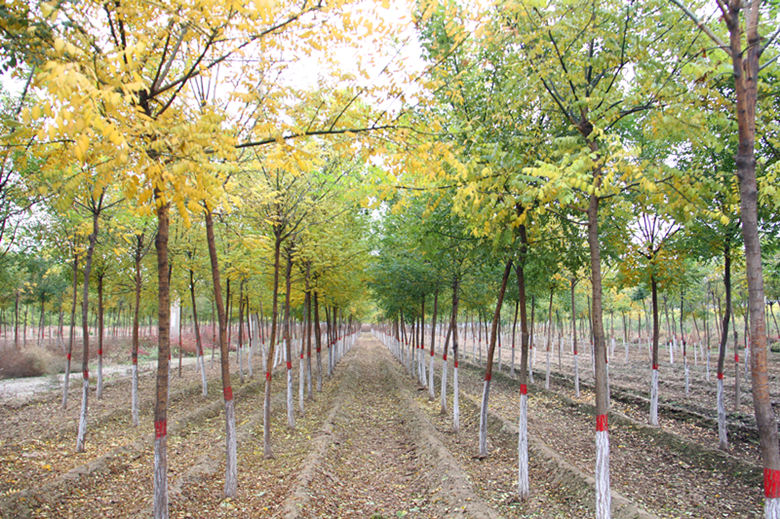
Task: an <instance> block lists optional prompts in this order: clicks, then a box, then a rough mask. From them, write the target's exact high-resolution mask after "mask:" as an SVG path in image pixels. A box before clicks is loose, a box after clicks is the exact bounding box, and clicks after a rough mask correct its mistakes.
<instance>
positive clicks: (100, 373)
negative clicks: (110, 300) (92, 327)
mask: <svg viewBox="0 0 780 519" xmlns="http://www.w3.org/2000/svg"><path fill="white" fill-rule="evenodd" d="M103 277H104V274H103V273H102V272H101V273H100V274H98V276H97V283H98V284H97V292H98V373H97V391H96V396H97V399H98V400H100V399H102V398H103Z"/></svg>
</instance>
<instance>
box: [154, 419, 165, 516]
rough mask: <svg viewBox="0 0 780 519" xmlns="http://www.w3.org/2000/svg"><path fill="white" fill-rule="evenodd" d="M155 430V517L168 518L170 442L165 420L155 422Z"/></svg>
mask: <svg viewBox="0 0 780 519" xmlns="http://www.w3.org/2000/svg"><path fill="white" fill-rule="evenodd" d="M154 431H155V438H154V498H153V500H154V505H153V506H154V519H168V452H167V450H168V442H167V435H166V427H165V422H155V424H154Z"/></svg>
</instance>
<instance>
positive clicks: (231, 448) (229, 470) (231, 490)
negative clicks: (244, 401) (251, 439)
mask: <svg viewBox="0 0 780 519" xmlns="http://www.w3.org/2000/svg"><path fill="white" fill-rule="evenodd" d="M225 447H226V448H227V451H226V457H225V497H235V496H236V492H237V490H238V464H237V460H236V409H235V402H234V400H233V398H232V397H231V399H230V400H228V401H226V402H225Z"/></svg>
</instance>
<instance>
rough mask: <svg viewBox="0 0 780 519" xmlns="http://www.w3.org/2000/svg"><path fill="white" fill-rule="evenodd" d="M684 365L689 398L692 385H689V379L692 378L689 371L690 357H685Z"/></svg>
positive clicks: (686, 389) (686, 390)
mask: <svg viewBox="0 0 780 519" xmlns="http://www.w3.org/2000/svg"><path fill="white" fill-rule="evenodd" d="M683 365H684V366H685V395H686V396H687V395H688V393H689V392H690V384H689V378H690V372H689V369H688V357H687V356H686V355H683Z"/></svg>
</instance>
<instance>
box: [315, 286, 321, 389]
mask: <svg viewBox="0 0 780 519" xmlns="http://www.w3.org/2000/svg"><path fill="white" fill-rule="evenodd" d="M314 339H315V340H316V343H317V392H318V393H321V392H322V330H321V329H320V303H319V294H318V293H317V291H316V290H315V291H314Z"/></svg>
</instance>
